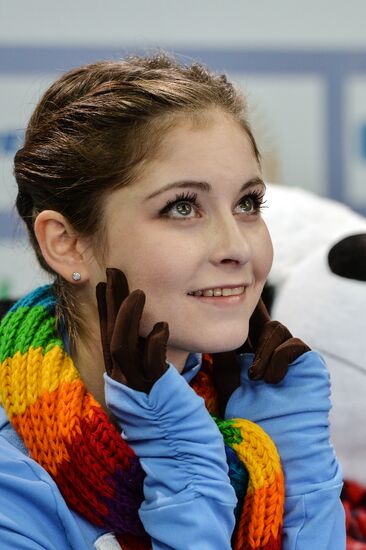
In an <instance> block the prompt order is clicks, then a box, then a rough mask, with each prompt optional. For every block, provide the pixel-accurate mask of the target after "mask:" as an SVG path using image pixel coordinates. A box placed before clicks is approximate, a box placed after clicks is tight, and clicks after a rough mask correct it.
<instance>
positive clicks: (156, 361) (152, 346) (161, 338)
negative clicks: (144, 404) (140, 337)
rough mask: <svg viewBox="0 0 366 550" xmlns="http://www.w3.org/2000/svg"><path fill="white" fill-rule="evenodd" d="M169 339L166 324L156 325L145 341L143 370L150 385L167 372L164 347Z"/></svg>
mask: <svg viewBox="0 0 366 550" xmlns="http://www.w3.org/2000/svg"><path fill="white" fill-rule="evenodd" d="M168 339H169V326H168V323H163V322H160V323H156V324H155V325H154V327H153V329H152V331H151V332H150V334H149V335H148V336H147V338H146V341H145V352H144V360H143V370H144V374H145V378H146V379H147V380H150V381H151V382H152V384H153V383H154V382H156V380H158V379H159V378H160V377H161V376H162V375H163V374H164V372H165V371H166V370H167V368H168V367H167V363H166V347H167V343H168Z"/></svg>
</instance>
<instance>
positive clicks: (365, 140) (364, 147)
mask: <svg viewBox="0 0 366 550" xmlns="http://www.w3.org/2000/svg"><path fill="white" fill-rule="evenodd" d="M361 157H362V158H363V159H364V160H365V161H366V122H365V123H364V124H363V125H362V126H361Z"/></svg>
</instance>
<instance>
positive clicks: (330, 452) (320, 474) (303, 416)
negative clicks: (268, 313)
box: [225, 351, 346, 550]
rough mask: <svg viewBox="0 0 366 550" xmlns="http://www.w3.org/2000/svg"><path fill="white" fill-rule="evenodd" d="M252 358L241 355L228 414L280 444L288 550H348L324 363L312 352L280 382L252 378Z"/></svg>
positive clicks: (285, 547) (298, 359)
mask: <svg viewBox="0 0 366 550" xmlns="http://www.w3.org/2000/svg"><path fill="white" fill-rule="evenodd" d="M252 361H253V355H252V354H244V355H243V356H241V362H242V372H241V386H240V387H239V388H238V389H237V390H236V391H235V392H234V393H233V395H232V396H231V398H230V399H229V402H228V404H227V409H226V415H225V416H226V417H227V418H235V417H241V418H247V419H249V420H252V421H253V422H256V423H258V424H260V425H261V426H262V428H263V429H264V430H265V431H266V432H267V433H268V434H269V435H270V436H271V438H272V439H273V440H274V442H275V444H276V446H277V449H278V452H279V454H280V457H281V462H282V466H283V470H284V474H285V484H286V496H285V517H284V530H283V536H284V538H283V549H284V550H308V549H309V548H314V547H316V549H317V550H344V549H345V548H346V539H345V519H344V510H343V506H342V503H341V501H340V498H339V496H340V491H341V489H342V473H341V469H340V466H339V464H338V462H337V458H336V455H335V452H334V449H333V447H332V445H331V444H330V441H329V419H328V415H329V410H330V407H331V404H330V383H329V374H328V371H327V369H326V366H325V364H324V361H323V359H322V358H321V357H320V356H319V355H318V354H317V353H316V352H314V351H309V352H307V353H305V354H303V355H302V356H300V357H299V358H297V359H296V360H295V361H294V362H293V363H292V364H291V365H290V367H289V370H288V373H287V375H286V377H285V378H284V379H283V380H282V382H280V383H279V384H276V385H270V384H266V383H265V382H264V381H262V380H259V381H251V380H249V378H248V368H249V367H250V365H251V363H252Z"/></svg>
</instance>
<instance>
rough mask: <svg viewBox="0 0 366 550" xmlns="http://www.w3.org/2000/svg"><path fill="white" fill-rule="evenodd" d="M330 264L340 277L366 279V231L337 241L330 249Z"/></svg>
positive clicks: (331, 268) (357, 279)
mask: <svg viewBox="0 0 366 550" xmlns="http://www.w3.org/2000/svg"><path fill="white" fill-rule="evenodd" d="M328 265H329V267H330V270H331V271H332V272H333V273H335V274H336V275H339V276H340V277H344V278H346V279H355V280H356V281H366V233H360V234H358V235H350V236H349V237H345V238H344V239H342V240H341V241H339V242H337V243H336V244H335V245H334V246H333V247H332V248H331V249H330V250H329V253H328Z"/></svg>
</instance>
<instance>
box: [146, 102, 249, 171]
mask: <svg viewBox="0 0 366 550" xmlns="http://www.w3.org/2000/svg"><path fill="white" fill-rule="evenodd" d="M253 171H254V172H255V173H253ZM155 173H156V174H158V175H159V177H161V178H164V179H165V178H169V179H172V178H181V177H185V178H201V179H202V178H211V177H212V178H214V179H215V178H216V177H218V178H222V177H223V175H224V176H225V178H228V177H229V176H230V175H232V176H236V177H239V178H240V179H242V178H245V177H247V175H248V174H249V173H250V176H253V175H256V174H259V173H260V169H259V165H258V161H257V159H256V156H255V153H254V149H253V145H252V142H251V140H250V138H249V137H248V135H247V133H246V131H245V129H244V128H243V127H242V126H241V124H240V122H238V121H237V120H235V119H234V118H233V117H231V116H229V115H225V114H223V113H215V114H210V116H208V117H205V118H204V119H202V120H200V121H199V122H198V123H197V121H195V120H189V119H188V120H185V121H183V120H178V122H177V124H176V125H174V126H173V127H171V128H170V129H169V130H168V131H167V132H166V134H165V135H164V136H163V137H162V140H161V143H160V146H159V148H158V150H157V151H156V154H155V155H154V157H153V158H152V159H151V160H150V161H148V162H146V163H145V166H144V170H143V172H142V174H141V175H142V178H141V181H142V180H143V179H145V177H146V176H147V177H148V178H149V179H150V181H151V179H152V176H153V174H155Z"/></svg>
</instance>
